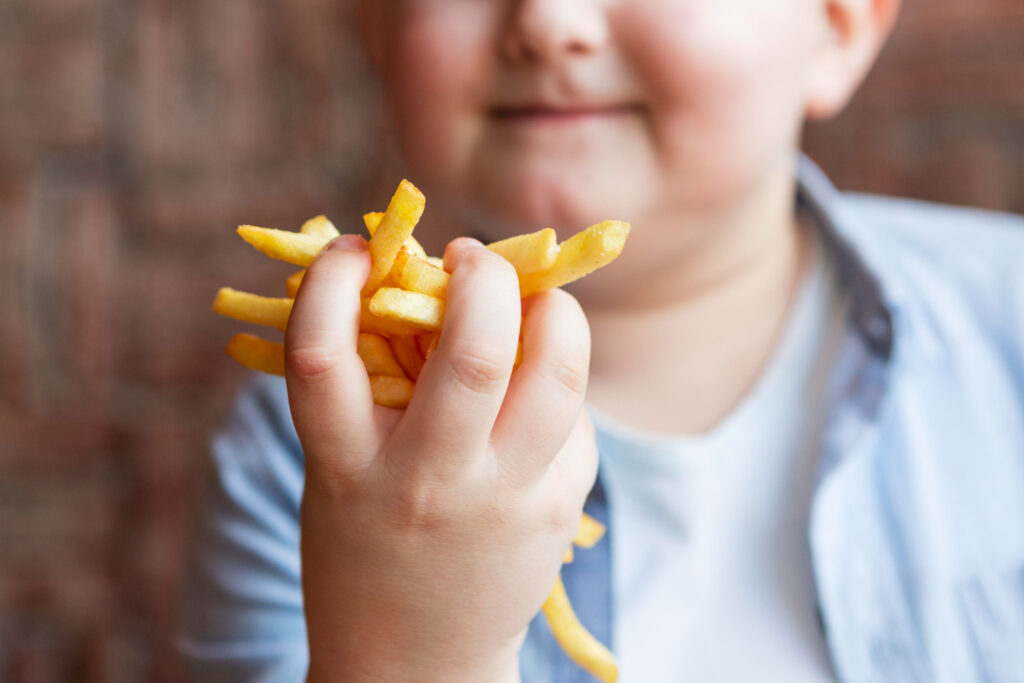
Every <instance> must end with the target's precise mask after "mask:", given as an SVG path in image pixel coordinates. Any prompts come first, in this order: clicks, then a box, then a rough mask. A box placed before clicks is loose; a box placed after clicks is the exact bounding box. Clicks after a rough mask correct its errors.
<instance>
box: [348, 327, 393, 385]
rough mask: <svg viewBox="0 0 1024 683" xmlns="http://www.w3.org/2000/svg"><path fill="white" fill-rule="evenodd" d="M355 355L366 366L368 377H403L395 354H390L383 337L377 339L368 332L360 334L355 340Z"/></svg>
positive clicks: (386, 341)
mask: <svg viewBox="0 0 1024 683" xmlns="http://www.w3.org/2000/svg"><path fill="white" fill-rule="evenodd" d="M356 353H358V354H359V357H360V358H361V359H362V361H363V365H365V366H366V373H367V374H369V375H383V376H385V377H402V378H404V377H405V372H403V371H402V366H401V365H399V364H398V361H397V360H395V354H393V353H392V352H391V345H390V344H388V340H387V339H385V338H384V337H379V336H377V335H375V334H370V333H368V332H360V333H359V336H358V337H357V338H356Z"/></svg>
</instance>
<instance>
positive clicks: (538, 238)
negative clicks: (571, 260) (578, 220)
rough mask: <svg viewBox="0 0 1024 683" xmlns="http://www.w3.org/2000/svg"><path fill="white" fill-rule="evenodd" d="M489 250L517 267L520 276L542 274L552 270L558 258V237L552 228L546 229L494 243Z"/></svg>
mask: <svg viewBox="0 0 1024 683" xmlns="http://www.w3.org/2000/svg"><path fill="white" fill-rule="evenodd" d="M487 248H488V249H490V250H491V251H493V252H494V253H496V254H498V255H499V256H503V257H504V258H505V260H506V261H508V262H509V263H511V264H512V265H513V266H515V269H516V272H517V273H519V275H520V276H522V275H529V274H531V273H540V272H543V271H545V270H548V269H549V268H551V266H553V265H554V263H555V260H556V259H557V258H558V251H559V247H558V235H557V234H555V231H554V230H552V229H551V228H544V229H543V230H538V231H537V232H531V233H529V234H527V235H516V236H515V237H509V238H508V239H503V240H501V241H500V242H493V243H491V244H488V245H487Z"/></svg>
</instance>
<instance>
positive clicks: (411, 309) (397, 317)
mask: <svg viewBox="0 0 1024 683" xmlns="http://www.w3.org/2000/svg"><path fill="white" fill-rule="evenodd" d="M370 313H373V314H374V315H376V316H379V317H381V318H386V319H387V320H394V321H398V322H404V323H409V324H411V325H416V326H417V327H420V328H422V329H424V330H429V331H431V332H433V331H437V330H440V329H441V322H442V321H443V320H444V301H442V300H440V299H437V298H435V297H432V296H427V295H426V294H420V293H419V292H407V291H405V290H404V289H398V288H396V287H381V288H380V289H378V290H377V291H376V292H374V294H373V296H372V297H371V298H370Z"/></svg>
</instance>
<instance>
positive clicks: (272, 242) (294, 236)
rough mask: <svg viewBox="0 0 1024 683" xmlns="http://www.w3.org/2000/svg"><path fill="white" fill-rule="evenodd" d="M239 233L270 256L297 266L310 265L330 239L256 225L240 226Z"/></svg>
mask: <svg viewBox="0 0 1024 683" xmlns="http://www.w3.org/2000/svg"><path fill="white" fill-rule="evenodd" d="M238 234H239V235H241V236H242V239H244V240H245V241H246V242H248V243H249V244H251V245H252V246H254V247H256V249H258V250H259V251H262V252H263V253H264V254H266V255H267V256H269V257H270V258H273V259H277V260H278V261H285V262H286V263H291V264H294V265H296V266H302V267H304V268H305V267H308V266H309V265H310V264H311V263H313V260H314V259H316V257H317V255H318V254H319V253H320V251H321V250H322V249H323V248H324V245H326V244H327V242H328V241H329V240H326V239H324V238H323V237H320V236H319V235H303V234H302V233H301V232H289V231H288V230H274V229H273V228H258V227H256V226H255V225H240V226H238Z"/></svg>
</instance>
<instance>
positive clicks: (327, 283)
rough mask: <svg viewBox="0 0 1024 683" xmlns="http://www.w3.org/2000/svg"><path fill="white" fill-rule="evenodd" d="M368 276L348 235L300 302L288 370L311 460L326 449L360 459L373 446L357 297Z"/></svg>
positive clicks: (363, 256)
mask: <svg viewBox="0 0 1024 683" xmlns="http://www.w3.org/2000/svg"><path fill="white" fill-rule="evenodd" d="M369 272H370V258H369V255H368V253H367V250H366V241H365V240H363V239H362V238H361V237H359V236H357V235H343V236H341V237H339V238H338V239H337V240H335V241H334V242H333V243H331V245H330V246H328V247H327V248H326V249H325V250H324V251H323V252H322V253H321V254H320V255H319V256H318V257H317V259H316V261H314V262H313V265H311V266H310V267H309V271H308V272H307V273H306V276H305V277H304V278H303V281H302V288H301V289H300V290H299V293H298V296H297V297H296V299H295V305H294V307H293V308H292V313H291V317H290V318H289V320H288V331H287V333H286V335H285V370H286V376H287V379H288V400H289V403H290V404H291V411H292V419H293V420H294V422H295V429H296V431H297V432H298V434H299V437H300V439H301V440H302V445H303V447H304V448H305V450H306V453H307V457H315V456H316V454H318V453H320V452H322V451H323V450H324V446H327V447H329V448H331V449H332V452H338V451H337V450H336V449H339V447H340V446H342V445H345V446H349V447H351V449H352V450H353V451H354V452H360V453H365V452H366V448H367V447H368V446H369V438H370V434H371V433H372V430H371V428H370V425H372V417H373V412H372V410H373V399H372V396H371V394H370V384H369V380H368V378H367V376H366V370H365V369H364V368H363V363H362V361H361V360H360V359H359V355H358V354H357V353H356V335H357V334H358V327H359V291H360V289H362V287H363V284H364V283H365V282H366V277H367V275H368V274H369ZM348 450H349V449H348V448H346V449H345V451H346V452H347V451H348Z"/></svg>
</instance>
